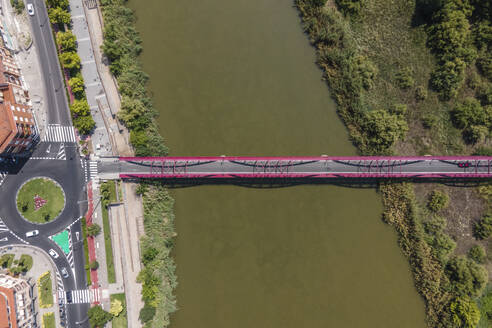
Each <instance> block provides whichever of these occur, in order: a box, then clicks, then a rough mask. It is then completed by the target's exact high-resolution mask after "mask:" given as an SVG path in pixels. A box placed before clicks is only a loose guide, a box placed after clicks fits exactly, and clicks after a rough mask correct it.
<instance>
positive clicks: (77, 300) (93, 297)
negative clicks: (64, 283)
mask: <svg viewBox="0 0 492 328" xmlns="http://www.w3.org/2000/svg"><path fill="white" fill-rule="evenodd" d="M100 299H101V291H100V290H99V288H95V289H77V290H70V291H68V292H67V303H70V304H81V303H99V301H100ZM70 300H71V302H69V301H70Z"/></svg>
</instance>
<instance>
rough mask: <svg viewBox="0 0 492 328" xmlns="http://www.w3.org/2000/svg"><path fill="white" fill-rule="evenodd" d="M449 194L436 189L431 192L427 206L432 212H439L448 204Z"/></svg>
mask: <svg viewBox="0 0 492 328" xmlns="http://www.w3.org/2000/svg"><path fill="white" fill-rule="evenodd" d="M448 203H449V196H448V194H446V193H445V192H442V191H439V190H434V191H433V192H431V193H430V195H429V199H428V201H427V208H428V209H429V210H431V211H432V212H439V211H440V210H442V209H444V208H445V207H446V206H448Z"/></svg>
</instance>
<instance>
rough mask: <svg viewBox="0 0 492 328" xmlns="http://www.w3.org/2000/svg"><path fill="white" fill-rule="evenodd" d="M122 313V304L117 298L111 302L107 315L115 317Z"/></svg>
mask: <svg viewBox="0 0 492 328" xmlns="http://www.w3.org/2000/svg"><path fill="white" fill-rule="evenodd" d="M121 312H123V303H121V301H120V300H119V299H117V298H115V299H114V300H112V301H111V307H110V309H109V313H111V314H112V315H113V317H117V316H119V315H120V313H121Z"/></svg>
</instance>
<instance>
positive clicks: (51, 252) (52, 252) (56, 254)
mask: <svg viewBox="0 0 492 328" xmlns="http://www.w3.org/2000/svg"><path fill="white" fill-rule="evenodd" d="M48 253H50V255H51V256H52V257H53V258H54V259H57V258H58V256H59V255H58V253H57V252H56V251H55V250H54V249H53V248H50V250H49V251H48Z"/></svg>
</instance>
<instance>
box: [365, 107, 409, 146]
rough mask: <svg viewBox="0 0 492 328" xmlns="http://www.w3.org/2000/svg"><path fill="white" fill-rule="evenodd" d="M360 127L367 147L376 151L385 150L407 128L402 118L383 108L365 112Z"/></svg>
mask: <svg viewBox="0 0 492 328" xmlns="http://www.w3.org/2000/svg"><path fill="white" fill-rule="evenodd" d="M361 127H362V129H363V132H364V133H365V135H366V137H367V141H368V148H369V149H371V150H372V151H374V152H376V153H381V152H384V151H387V150H388V149H389V148H390V147H391V146H393V144H394V143H395V142H396V141H397V140H398V139H400V138H403V137H404V136H405V134H406V132H407V130H408V126H407V122H406V121H405V120H404V119H403V118H401V117H400V116H399V115H394V114H389V113H388V112H387V111H385V110H374V111H371V112H369V113H368V114H366V119H365V120H364V122H363V123H362V125H361Z"/></svg>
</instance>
